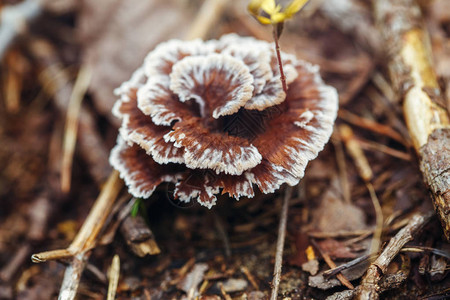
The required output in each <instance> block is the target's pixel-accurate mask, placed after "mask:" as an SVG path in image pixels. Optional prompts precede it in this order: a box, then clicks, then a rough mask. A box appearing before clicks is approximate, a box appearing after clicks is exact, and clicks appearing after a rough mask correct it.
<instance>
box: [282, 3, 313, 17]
mask: <svg viewBox="0 0 450 300" xmlns="http://www.w3.org/2000/svg"><path fill="white" fill-rule="evenodd" d="M308 1H309V0H293V1H292V2H291V3H289V5H288V6H287V7H286V9H285V10H284V13H285V14H286V17H287V18H290V17H292V16H293V15H294V14H296V13H297V12H298V11H299V10H300V9H302V8H303V6H305V4H306V3H307V2H308Z"/></svg>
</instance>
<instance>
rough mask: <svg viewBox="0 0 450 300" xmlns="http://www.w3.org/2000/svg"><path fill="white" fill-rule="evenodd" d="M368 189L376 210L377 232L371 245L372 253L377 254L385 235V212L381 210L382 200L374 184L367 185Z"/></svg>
mask: <svg viewBox="0 0 450 300" xmlns="http://www.w3.org/2000/svg"><path fill="white" fill-rule="evenodd" d="M366 186H367V189H368V190H369V193H370V199H372V205H373V208H374V210H375V220H376V225H375V231H374V232H373V238H372V244H371V245H370V253H371V254H376V253H378V251H379V250H380V247H381V235H382V234H383V211H382V210H381V205H380V200H378V197H377V194H376V193H375V189H374V188H373V185H372V183H370V182H367V183H366Z"/></svg>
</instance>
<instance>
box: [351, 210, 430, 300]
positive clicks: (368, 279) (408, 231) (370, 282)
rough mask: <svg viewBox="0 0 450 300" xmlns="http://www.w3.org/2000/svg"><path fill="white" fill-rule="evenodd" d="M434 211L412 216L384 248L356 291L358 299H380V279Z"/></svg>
mask: <svg viewBox="0 0 450 300" xmlns="http://www.w3.org/2000/svg"><path fill="white" fill-rule="evenodd" d="M432 216H433V213H432V212H429V213H426V214H423V215H422V214H416V215H414V216H413V217H411V220H410V221H409V223H408V225H406V226H405V227H404V228H403V229H402V230H400V231H399V232H398V233H397V234H396V235H395V236H394V237H393V238H392V239H391V240H390V241H389V244H388V245H387V246H386V248H384V250H383V252H382V253H381V254H380V256H378V258H377V259H376V260H375V261H374V262H373V263H372V264H371V265H370V267H369V269H368V270H367V273H366V275H365V276H364V278H363V280H362V281H361V285H360V286H359V287H358V289H357V292H356V299H358V300H366V299H378V298H379V295H378V293H379V285H378V283H379V281H380V280H381V278H382V276H383V274H384V273H385V272H386V270H387V267H388V266H389V264H390V263H391V261H392V260H393V259H394V258H395V256H397V254H398V253H399V252H400V250H401V249H402V248H403V246H404V245H405V244H406V243H407V242H409V241H411V240H412V239H413V238H414V235H415V234H416V233H417V231H419V229H421V228H422V226H423V225H424V224H426V223H427V222H428V221H429V220H430V219H431V217H432Z"/></svg>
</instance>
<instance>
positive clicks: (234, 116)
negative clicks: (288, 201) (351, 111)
mask: <svg viewBox="0 0 450 300" xmlns="http://www.w3.org/2000/svg"><path fill="white" fill-rule="evenodd" d="M281 59H282V63H283V65H284V68H285V73H286V74H285V75H286V84H287V93H285V92H284V90H283V87H282V82H281V80H280V72H279V69H278V65H277V57H276V55H275V53H273V50H272V47H271V45H270V44H269V43H267V42H264V41H259V40H256V39H254V38H250V37H239V36H237V35H235V34H229V35H225V36H223V37H222V38H220V39H219V40H211V41H207V42H203V41H201V40H194V41H179V40H171V41H168V42H166V43H163V44H160V45H159V46H157V47H156V49H155V50H154V51H152V52H150V54H149V55H148V56H147V58H146V59H145V61H144V64H143V66H142V67H140V68H139V69H138V70H137V71H136V72H135V73H134V74H133V76H132V77H131V79H130V80H129V81H127V82H125V83H123V84H122V85H121V87H120V88H118V89H117V90H116V94H117V95H118V96H119V97H120V98H119V100H118V101H117V102H116V104H115V105H114V108H113V113H114V115H115V116H117V117H119V118H120V119H122V125H121V127H120V129H119V136H118V141H117V145H116V146H115V147H114V148H113V150H112V151H111V156H110V163H111V165H112V166H113V167H114V168H115V169H117V170H118V171H119V172H120V176H121V177H122V178H123V179H124V180H125V183H126V184H127V186H128V188H129V192H130V193H131V194H132V195H133V196H135V197H144V198H146V197H149V196H150V195H151V194H152V193H153V191H154V190H155V188H156V187H157V186H158V185H159V184H160V183H162V182H171V183H174V184H175V190H174V197H175V198H176V199H179V200H180V201H185V202H189V201H191V200H193V199H197V200H198V202H199V203H200V204H202V205H204V206H207V207H208V208H211V207H212V206H213V205H214V204H215V202H216V200H217V198H216V195H217V194H219V193H222V194H225V193H228V194H229V196H230V197H233V198H236V199H239V198H240V197H243V196H245V197H253V196H254V195H255V189H256V188H258V189H259V190H260V191H261V192H262V193H272V192H274V191H275V190H277V189H278V188H279V187H280V186H281V185H282V184H283V183H287V184H289V185H296V184H297V183H298V182H299V181H300V179H301V178H302V177H303V175H304V171H305V168H306V165H307V163H308V161H310V160H312V159H314V158H315V157H316V156H317V154H318V152H319V151H321V150H322V148H323V147H324V145H325V143H326V142H327V141H328V139H329V138H330V135H331V133H332V129H333V124H334V121H335V118H336V114H337V106H338V96H337V92H336V90H335V89H334V88H333V87H330V86H328V85H325V84H324V83H323V81H322V79H321V78H320V75H319V70H318V67H317V66H314V65H311V64H309V63H307V62H304V61H301V60H298V59H297V58H296V57H295V56H293V55H289V54H286V53H283V52H282V53H281Z"/></svg>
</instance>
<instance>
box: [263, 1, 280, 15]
mask: <svg viewBox="0 0 450 300" xmlns="http://www.w3.org/2000/svg"><path fill="white" fill-rule="evenodd" d="M278 6H279V5H276V4H275V0H264V1H263V2H262V3H261V9H262V10H264V11H265V12H266V13H267V14H269V15H272V14H273V13H275V12H276V10H277V7H278ZM279 9H281V7H279Z"/></svg>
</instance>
